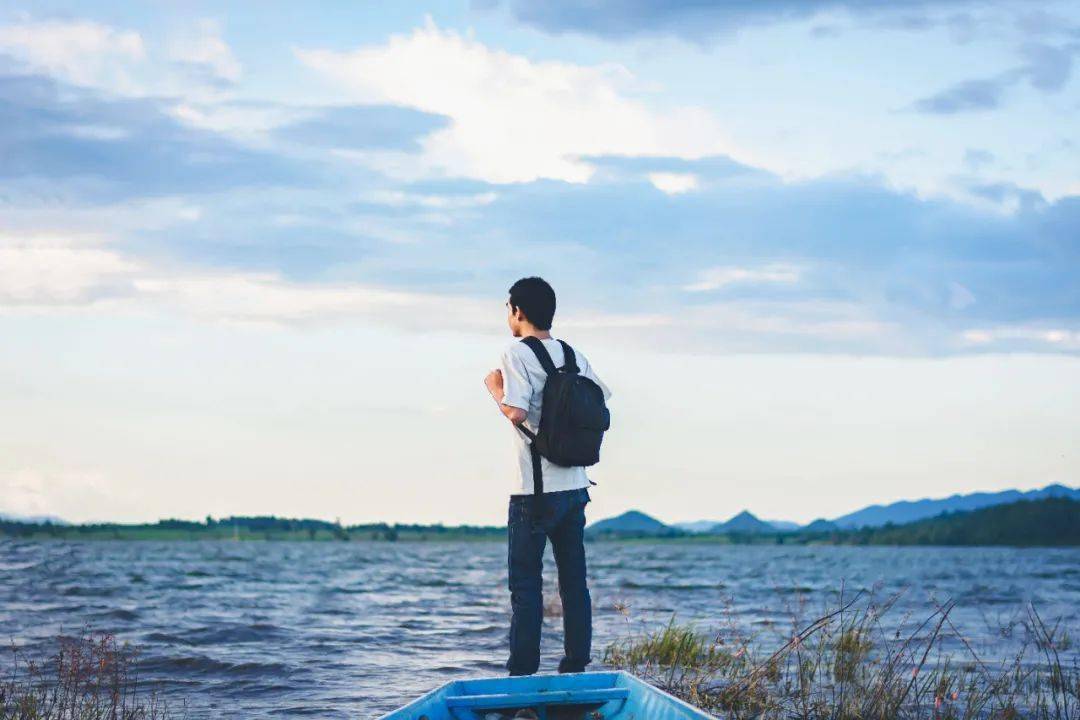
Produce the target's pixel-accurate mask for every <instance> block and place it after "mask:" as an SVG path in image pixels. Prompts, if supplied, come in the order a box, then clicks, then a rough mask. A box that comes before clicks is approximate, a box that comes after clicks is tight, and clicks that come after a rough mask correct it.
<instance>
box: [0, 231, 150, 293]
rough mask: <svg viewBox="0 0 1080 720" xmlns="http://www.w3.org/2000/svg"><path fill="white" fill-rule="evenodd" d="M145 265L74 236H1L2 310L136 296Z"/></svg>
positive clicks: (0, 284) (0, 290)
mask: <svg viewBox="0 0 1080 720" xmlns="http://www.w3.org/2000/svg"><path fill="white" fill-rule="evenodd" d="M140 269H141V265H140V264H139V263H136V262H134V261H132V260H129V259H127V258H124V257H122V256H121V255H119V254H117V253H115V252H112V251H110V250H107V249H102V248H98V247H80V246H78V245H73V243H72V241H71V239H70V238H66V237H62V238H51V237H35V238H29V239H20V240H16V239H13V238H11V237H5V236H0V306H3V305H29V306H40V305H44V306H55V305H71V304H76V305H83V304H88V303H93V302H94V301H96V300H99V299H101V298H104V297H109V296H115V295H118V294H120V295H123V294H128V293H130V291H131V289H130V281H131V278H132V277H133V276H134V275H135V273H137V272H138V271H139V270H140Z"/></svg>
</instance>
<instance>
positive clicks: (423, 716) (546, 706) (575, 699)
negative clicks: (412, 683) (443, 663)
mask: <svg viewBox="0 0 1080 720" xmlns="http://www.w3.org/2000/svg"><path fill="white" fill-rule="evenodd" d="M522 709H531V710H532V711H533V712H534V713H535V714H536V717H537V718H539V720H556V719H558V720H564V719H565V720H571V719H577V718H581V720H630V718H633V719H634V720H676V719H679V720H691V719H698V718H711V717H712V716H711V715H709V714H708V713H706V712H704V711H703V710H700V709H698V708H695V707H693V706H692V705H688V704H687V703H685V702H683V701H682V700H679V699H678V698H676V697H673V696H671V695H669V694H668V693H665V692H663V691H662V690H660V689H658V688H655V687H653V686H652V685H649V684H648V683H646V682H643V681H641V680H639V679H638V678H636V677H634V676H633V675H630V674H628V673H625V672H589V673H568V674H565V675H528V676H525V677H500V678H477V679H471V680H454V681H451V682H448V683H446V684H445V685H443V686H442V687H439V688H436V689H435V690H432V691H431V692H429V693H428V694H426V695H423V696H422V697H419V698H417V699H416V700H414V701H413V702H411V703H409V704H408V705H405V706H404V707H402V708H399V709H397V710H394V711H393V712H391V713H390V714H388V715H384V716H383V718H382V720H485V719H487V720H494V719H495V718H511V717H513V716H514V714H515V713H516V712H517V711H518V710H522Z"/></svg>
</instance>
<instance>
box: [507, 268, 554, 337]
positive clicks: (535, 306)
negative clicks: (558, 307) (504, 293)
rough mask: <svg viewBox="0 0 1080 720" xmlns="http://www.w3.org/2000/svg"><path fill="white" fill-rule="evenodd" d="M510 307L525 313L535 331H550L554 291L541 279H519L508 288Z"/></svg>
mask: <svg viewBox="0 0 1080 720" xmlns="http://www.w3.org/2000/svg"><path fill="white" fill-rule="evenodd" d="M510 307H512V308H518V309H519V310H521V312H523V313H525V317H526V318H527V319H528V320H529V322H531V323H532V324H533V325H534V326H535V327H536V329H537V330H550V329H551V320H552V318H554V317H555V291H554V290H552V289H551V286H550V285H548V284H547V281H546V280H544V279H543V278H538V277H527V278H521V279H520V280H518V281H517V282H516V283H514V284H513V285H511V286H510Z"/></svg>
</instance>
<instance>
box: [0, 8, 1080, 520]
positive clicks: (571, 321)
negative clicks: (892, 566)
mask: <svg viewBox="0 0 1080 720" xmlns="http://www.w3.org/2000/svg"><path fill="white" fill-rule="evenodd" d="M1078 65H1080V6H1077V5H1076V3H1071V2H1054V1H1048V2H1042V3H1038V4H1034V3H1030V2H1026V1H1023V0H1021V1H1019V2H1010V1H1007V0H978V1H977V0H908V1H907V2H902V3H896V2H884V1H883V0H863V1H861V2H857V1H855V0H762V1H760V2H756V3H742V2H727V3H715V4H711V5H710V4H704V3H697V2H667V1H665V2H661V1H659V0H656V1H654V0H637V1H635V2H626V1H618V0H599V1H598V2H592V3H588V4H585V5H581V4H579V3H572V2H568V1H564V0H546V1H544V2H538V1H536V0H476V1H474V2H441V3H434V4H425V5H420V4H415V3H410V2H399V3H390V4H385V3H378V4H375V3H372V4H359V3H329V2H327V3H321V2H310V3H303V4H297V3H285V2H272V1H268V2H262V3H257V4H256V3H220V2H216V3H200V2H185V3H174V2H154V3H118V2H108V3H105V2H100V1H95V0H89V1H84V2H79V3H73V2H53V1H50V0H43V1H42V2H37V3H33V4H23V3H16V4H12V3H10V2H7V1H6V0H4V1H2V2H0V377H2V378H3V380H2V381H0V408H2V411H0V512H7V513H15V514H34V515H36V514H50V515H58V516H60V517H63V518H66V519H68V520H71V521H90V520H120V521H141V520H155V519H158V518H162V517H182V518H202V517H204V516H206V515H207V514H210V515H213V516H215V517H221V516H226V515H229V514H277V515H282V516H293V517H296V516H306V517H319V518H325V519H335V518H340V519H341V520H342V521H343V522H349V523H352V522H368V521H389V522H444V523H447V524H458V523H484V524H494V523H500V522H502V521H503V519H504V517H505V512H506V495H507V493H508V492H509V490H510V488H511V487H512V486H513V479H512V475H511V473H513V472H514V468H515V463H514V460H513V454H512V453H513V448H512V442H511V435H510V433H512V432H513V430H512V429H511V428H510V427H509V426H508V425H507V424H506V422H505V420H504V419H503V418H502V417H501V416H500V415H499V414H498V413H497V411H496V409H495V407H494V405H493V403H492V402H491V400H490V398H489V397H488V396H487V395H486V393H485V391H484V388H483V385H482V382H481V381H482V378H483V376H484V374H485V373H486V372H487V371H488V370H489V369H490V368H492V367H495V366H496V365H497V361H498V357H499V354H500V352H501V351H502V350H503V349H504V348H505V347H506V346H507V344H508V343H509V342H511V341H512V338H510V337H509V335H508V334H507V330H506V325H505V308H504V306H503V303H504V302H505V300H506V292H507V288H508V287H509V286H510V284H511V283H512V282H513V281H514V280H516V279H517V278H519V277H522V276H526V275H541V276H543V277H545V278H546V279H548V280H549V281H550V282H551V283H552V285H553V286H554V287H555V290H556V292H557V294H558V311H557V314H556V319H555V327H554V332H555V333H556V335H557V336H560V337H563V338H565V339H567V340H568V341H569V342H571V344H573V345H574V346H575V347H577V348H579V349H580V350H581V351H582V352H584V353H585V354H586V355H588V357H589V358H590V361H591V364H592V365H593V366H594V367H595V368H596V370H597V371H598V373H599V374H600V376H601V377H602V378H604V380H605V382H606V383H607V384H608V385H610V386H611V387H612V389H613V390H614V397H613V398H612V401H611V410H612V416H613V421H612V429H611V431H610V432H609V433H608V437H607V438H606V440H605V445H604V452H603V460H602V462H601V464H600V465H598V466H597V467H596V468H595V469H593V470H592V471H591V476H592V478H593V479H594V480H595V481H596V482H597V483H598V484H597V486H596V487H595V488H594V489H593V492H592V497H593V505H592V507H591V508H590V514H591V515H592V517H593V518H594V519H595V518H599V517H603V516H607V515H612V514H615V513H617V512H621V511H624V510H627V509H631V508H636V509H640V510H644V511H646V512H649V513H650V514H653V515H655V516H656V517H658V518H660V519H662V520H665V521H669V522H675V521H689V520H697V519H718V520H722V519H726V518H727V517H730V516H732V515H734V514H735V513H737V512H739V511H740V510H743V509H750V510H751V511H752V512H754V513H755V514H757V515H759V516H762V517H765V518H769V519H785V520H794V521H800V522H808V521H810V520H813V519H814V518H817V517H835V516H837V515H840V514H843V513H846V512H849V511H852V510H855V509H857V508H859V507H862V506H865V505H867V504H870V503H875V502H888V501H893V500H899V499H905V498H919V497H943V496H946V495H950V494H952V493H957V492H971V491H976V490H999V489H1007V488H1021V489H1029V488H1035V487H1041V486H1044V485H1047V484H1049V483H1054V482H1058V483H1063V484H1066V485H1071V486H1077V485H1080V454H1078V452H1077V451H1078V449H1080V435H1078V433H1077V428H1078V427H1080V122H1077V118H1078V117H1080V79H1078V77H1077V76H1078V74H1080V73H1078V72H1077V66H1078Z"/></svg>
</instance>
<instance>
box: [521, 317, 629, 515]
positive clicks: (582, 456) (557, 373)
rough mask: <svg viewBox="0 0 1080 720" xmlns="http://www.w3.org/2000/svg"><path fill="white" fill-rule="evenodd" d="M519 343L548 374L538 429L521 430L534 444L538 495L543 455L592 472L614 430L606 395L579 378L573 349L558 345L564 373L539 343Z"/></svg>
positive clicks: (541, 486) (536, 340)
mask: <svg viewBox="0 0 1080 720" xmlns="http://www.w3.org/2000/svg"><path fill="white" fill-rule="evenodd" d="M521 342H523V343H525V344H526V345H528V346H529V348H530V349H531V350H532V351H533V353H535V354H536V359H537V360H539V361H540V365H541V366H542V367H543V368H544V372H546V373H547V381H546V382H545V383H544V397H543V403H542V405H541V410H540V427H539V429H538V430H537V432H536V433H533V432H532V431H530V430H529V429H528V428H526V427H525V426H524V425H518V429H520V430H521V432H522V433H524V434H525V436H526V437H528V438H529V439H530V440H531V441H532V443H531V444H530V445H529V451H530V453H531V454H532V468H533V492H534V493H535V494H536V495H537V496H540V495H542V493H543V492H544V478H543V473H542V471H541V468H540V458H541V456H543V457H545V458H547V459H548V461H549V462H551V463H554V464H555V465H562V466H563V467H579V466H584V467H588V466H589V465H595V464H596V463H598V462H600V443H601V442H603V440H604V431H605V430H607V429H608V428H609V427H610V426H611V413H610V412H608V409H607V405H605V404H604V391H603V390H601V389H600V386H599V385H597V384H596V383H595V382H593V381H592V380H590V379H589V378H587V377H585V376H584V375H582V374H580V372H579V370H578V366H577V358H576V357H575V356H574V350H573V348H571V347H570V346H569V345H567V344H566V343H564V342H563V341H562V340H560V341H559V344H560V345H562V349H563V355H564V357H565V362H564V363H563V366H562V367H561V368H556V367H555V363H554V362H553V361H552V359H551V355H550V354H549V353H548V351H547V348H545V347H544V343H543V342H541V341H540V339H539V338H535V337H531V336H530V337H526V338H522V340H521ZM537 505H539V503H537Z"/></svg>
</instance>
